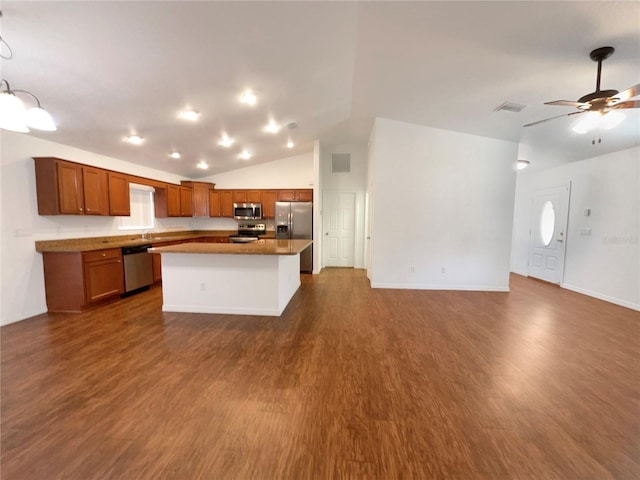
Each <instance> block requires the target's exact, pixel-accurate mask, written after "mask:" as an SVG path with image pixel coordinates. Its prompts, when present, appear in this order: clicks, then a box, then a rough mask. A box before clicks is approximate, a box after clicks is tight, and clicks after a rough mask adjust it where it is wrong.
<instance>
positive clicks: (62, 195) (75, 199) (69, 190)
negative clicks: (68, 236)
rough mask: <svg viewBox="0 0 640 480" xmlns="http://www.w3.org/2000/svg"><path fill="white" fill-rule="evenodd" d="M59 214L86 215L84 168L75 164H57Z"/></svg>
mask: <svg viewBox="0 0 640 480" xmlns="http://www.w3.org/2000/svg"><path fill="white" fill-rule="evenodd" d="M56 173H57V179H58V182H57V183H58V201H59V208H58V210H59V212H60V213H63V214H67V215H83V214H84V187H83V183H82V167H81V166H80V165H76V164H73V163H66V162H56Z"/></svg>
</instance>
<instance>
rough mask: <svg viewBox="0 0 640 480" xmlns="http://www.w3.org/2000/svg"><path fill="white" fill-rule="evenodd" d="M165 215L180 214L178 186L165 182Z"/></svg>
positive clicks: (173, 215)
mask: <svg viewBox="0 0 640 480" xmlns="http://www.w3.org/2000/svg"><path fill="white" fill-rule="evenodd" d="M167 216H168V217H179V216H180V187H179V186H178V185H170V184H167Z"/></svg>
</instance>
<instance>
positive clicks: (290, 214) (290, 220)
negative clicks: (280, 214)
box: [289, 212, 293, 238]
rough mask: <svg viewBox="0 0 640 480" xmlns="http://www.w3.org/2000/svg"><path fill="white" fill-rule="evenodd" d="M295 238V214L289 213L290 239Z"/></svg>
mask: <svg viewBox="0 0 640 480" xmlns="http://www.w3.org/2000/svg"><path fill="white" fill-rule="evenodd" d="M292 237H293V213H291V212H290V213H289V238H292Z"/></svg>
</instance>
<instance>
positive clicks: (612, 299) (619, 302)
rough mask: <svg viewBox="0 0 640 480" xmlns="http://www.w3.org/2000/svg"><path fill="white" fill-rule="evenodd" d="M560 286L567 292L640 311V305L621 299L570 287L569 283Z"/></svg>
mask: <svg viewBox="0 0 640 480" xmlns="http://www.w3.org/2000/svg"><path fill="white" fill-rule="evenodd" d="M560 286H561V287H562V288H566V289H567V290H571V291H572V292H577V293H581V294H583V295H588V296H589V297H593V298H597V299H598V300H604V301H605V302H609V303H614V304H616V305H620V306H621V307H626V308H630V309H631V310H638V311H640V304H638V303H633V302H629V301H627V300H621V299H619V298H615V297H610V296H609V295H603V294H602V293H598V292H592V291H590V290H586V289H584V288H580V287H576V286H574V285H569V284H567V283H561V284H560Z"/></svg>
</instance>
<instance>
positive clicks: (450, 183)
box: [370, 118, 518, 291]
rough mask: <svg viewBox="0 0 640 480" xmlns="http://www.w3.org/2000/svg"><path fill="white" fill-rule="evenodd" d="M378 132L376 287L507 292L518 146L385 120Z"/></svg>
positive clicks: (373, 252)
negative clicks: (444, 270)
mask: <svg viewBox="0 0 640 480" xmlns="http://www.w3.org/2000/svg"><path fill="white" fill-rule="evenodd" d="M374 128H375V135H372V141H373V142H374V145H373V146H372V147H370V153H371V151H373V152H375V153H374V158H373V159H372V163H373V169H374V170H375V174H374V177H373V192H374V195H373V205H372V213H373V215H372V239H371V243H372V246H371V271H370V278H371V283H372V286H374V287H382V288H419V289H451V290H467V289H468V290H497V291H506V290H508V288H509V264H510V251H511V234H512V222H513V204H514V192H515V183H516V174H515V169H514V165H515V161H516V155H517V151H518V145H517V144H516V143H513V142H506V141H502V140H495V139H491V138H485V137H479V136H475V135H468V134H463V133H456V132H451V131H446V130H439V129H435V128H430V127H424V126H419V125H412V124H408V123H402V122H397V121H393V120H388V119H380V118H379V119H376V124H375V127H374ZM412 267H413V271H412ZM443 268H445V269H446V273H442V269H443Z"/></svg>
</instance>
